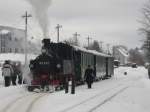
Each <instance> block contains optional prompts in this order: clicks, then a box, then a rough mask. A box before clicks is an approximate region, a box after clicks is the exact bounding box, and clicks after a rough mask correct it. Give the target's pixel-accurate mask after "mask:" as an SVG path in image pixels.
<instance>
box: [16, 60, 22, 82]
mask: <svg viewBox="0 0 150 112" xmlns="http://www.w3.org/2000/svg"><path fill="white" fill-rule="evenodd" d="M16 69H17V75H18V84H22V67H21V63H20V62H18V63H17V64H16Z"/></svg>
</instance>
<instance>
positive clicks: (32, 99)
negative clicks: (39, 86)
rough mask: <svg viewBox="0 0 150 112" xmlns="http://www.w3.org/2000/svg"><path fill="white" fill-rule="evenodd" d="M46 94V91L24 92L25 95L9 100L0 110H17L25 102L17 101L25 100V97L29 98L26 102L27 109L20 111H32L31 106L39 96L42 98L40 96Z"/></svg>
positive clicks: (3, 111) (5, 111)
mask: <svg viewBox="0 0 150 112" xmlns="http://www.w3.org/2000/svg"><path fill="white" fill-rule="evenodd" d="M46 95H48V94H46V93H42V94H39V93H29V94H25V95H22V96H19V97H17V98H16V99H14V100H12V101H11V102H9V103H8V104H7V105H6V106H5V107H4V108H3V109H1V110H0V112H18V110H20V109H21V106H22V105H25V104H26V102H22V103H19V102H21V101H25V100H26V99H29V100H30V101H29V100H28V101H29V102H30V103H28V106H27V109H25V110H21V111H20V112H32V107H33V106H34V104H35V103H36V102H37V101H38V100H39V99H40V98H42V97H44V96H46ZM15 107H18V108H15ZM13 108H14V109H13ZM12 110H13V111H12Z"/></svg>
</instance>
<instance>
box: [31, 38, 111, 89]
mask: <svg viewBox="0 0 150 112" xmlns="http://www.w3.org/2000/svg"><path fill="white" fill-rule="evenodd" d="M42 42H43V47H42V54H40V55H39V56H38V57H37V58H36V59H35V60H31V62H30V65H29V66H30V71H31V73H32V74H33V79H32V82H31V86H29V88H28V89H29V90H30V91H32V90H33V89H34V88H42V89H43V88H44V86H45V85H47V90H48V89H49V86H53V87H55V89H58V88H64V86H65V81H66V78H67V79H68V80H71V79H73V78H74V80H75V84H76V85H77V84H82V83H84V72H85V69H86V68H87V66H88V65H91V66H92V67H93V69H94V71H95V73H94V75H95V77H96V80H100V79H106V78H110V77H111V76H112V75H113V74H114V67H113V60H114V58H113V57H112V56H110V55H106V54H103V53H99V52H97V51H93V50H87V49H85V48H81V47H77V46H72V45H68V44H65V43H51V42H50V39H43V41H42Z"/></svg>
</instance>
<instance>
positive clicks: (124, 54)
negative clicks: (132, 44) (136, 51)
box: [113, 46, 129, 65]
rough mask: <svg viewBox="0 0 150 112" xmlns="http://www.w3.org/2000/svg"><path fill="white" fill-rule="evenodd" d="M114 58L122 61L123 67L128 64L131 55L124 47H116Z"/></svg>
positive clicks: (114, 48)
mask: <svg viewBox="0 0 150 112" xmlns="http://www.w3.org/2000/svg"><path fill="white" fill-rule="evenodd" d="M113 56H114V57H115V60H118V61H120V64H121V65H124V64H127V63H128V58H129V54H128V51H127V49H125V48H124V47H123V46H114V47H113Z"/></svg>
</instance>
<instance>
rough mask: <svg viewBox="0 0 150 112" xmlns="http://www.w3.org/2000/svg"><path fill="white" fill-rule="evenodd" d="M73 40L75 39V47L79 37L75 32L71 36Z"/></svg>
mask: <svg viewBox="0 0 150 112" xmlns="http://www.w3.org/2000/svg"><path fill="white" fill-rule="evenodd" d="M73 36H74V38H75V44H76V45H77V44H78V43H77V41H78V36H80V34H78V33H77V32H76V33H74V34H73Z"/></svg>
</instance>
